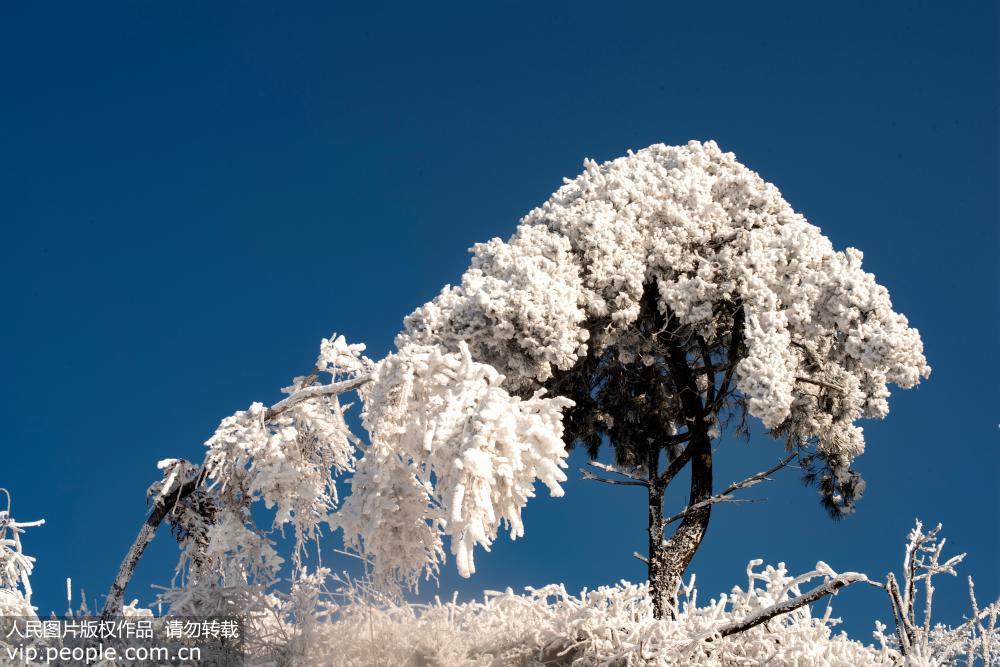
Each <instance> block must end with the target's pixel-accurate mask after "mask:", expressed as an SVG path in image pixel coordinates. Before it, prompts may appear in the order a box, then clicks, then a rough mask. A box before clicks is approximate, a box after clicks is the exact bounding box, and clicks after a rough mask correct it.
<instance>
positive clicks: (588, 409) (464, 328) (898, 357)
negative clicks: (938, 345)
mask: <svg viewBox="0 0 1000 667" xmlns="http://www.w3.org/2000/svg"><path fill="white" fill-rule="evenodd" d="M585 168H586V169H585V171H584V173H583V174H581V175H580V176H579V177H578V178H576V179H575V180H572V181H566V183H565V185H564V186H563V187H562V188H560V189H559V190H558V191H557V192H556V193H555V194H553V196H552V197H551V198H550V199H549V200H548V201H547V202H546V203H545V204H544V205H542V206H541V207H539V208H537V209H535V210H534V211H532V212H531V213H529V214H528V215H527V216H526V217H525V218H524V219H523V220H522V221H521V223H520V225H519V226H518V228H517V230H516V232H515V234H514V235H513V237H512V238H511V239H510V240H509V241H507V242H504V241H501V240H499V239H493V240H491V241H489V242H488V243H485V244H480V245H477V246H475V248H474V249H473V252H474V258H473V260H472V265H471V266H470V268H469V269H468V270H467V271H466V272H465V274H464V275H463V276H462V280H461V282H460V284H458V285H457V286H448V287H446V288H445V289H444V290H443V291H442V292H441V294H440V295H439V296H438V297H437V298H435V299H434V300H433V301H431V302H429V303H427V304H425V305H424V306H422V307H420V308H418V309H417V310H416V311H415V312H414V313H412V314H411V315H410V316H409V317H407V318H406V320H405V324H404V329H403V331H402V332H401V333H400V334H399V336H398V337H397V339H396V348H397V349H396V351H395V352H394V353H392V354H389V355H388V356H387V357H386V358H384V359H382V360H380V361H378V362H373V361H371V360H368V359H367V358H364V357H363V356H361V354H360V348H359V347H358V346H352V345H348V344H347V343H346V341H344V340H343V338H334V337H331V338H330V339H328V340H325V341H324V343H323V346H322V348H321V354H320V359H319V361H318V363H317V366H316V369H315V370H314V371H313V372H312V373H310V374H309V375H308V376H306V377H305V378H298V379H297V380H296V381H295V383H294V384H293V385H292V386H291V387H290V388H288V393H289V396H288V397H287V398H286V399H284V400H283V401H281V402H279V403H277V404H275V405H274V406H272V407H270V408H265V407H264V406H263V405H262V404H254V405H253V406H251V408H250V409H248V410H246V411H243V412H240V413H237V414H236V415H233V416H232V417H229V418H227V419H226V420H224V421H223V422H222V424H221V425H220V427H219V430H218V431H217V433H216V434H215V436H213V437H212V438H211V439H210V440H209V441H208V442H207V443H206V444H207V446H208V452H207V455H206V459H205V461H204V462H203V463H202V464H201V465H198V466H195V465H192V464H187V463H185V462H177V461H165V462H162V466H161V467H163V469H164V475H165V477H164V480H163V481H162V482H159V483H158V485H156V486H155V487H154V488H153V489H151V491H152V492H153V493H152V497H153V499H154V500H153V509H152V511H151V513H150V517H149V519H147V522H146V525H144V527H143V529H142V531H140V535H139V537H138V538H137V540H136V543H135V544H134V545H133V549H132V550H130V552H129V555H128V556H127V557H126V559H125V562H123V564H122V569H121V571H120V573H119V577H118V579H117V580H116V582H115V586H114V588H113V589H112V594H111V595H110V596H109V600H108V605H107V606H106V608H105V609H106V611H109V610H110V611H114V610H115V609H117V608H118V607H119V606H120V603H121V595H122V592H123V589H124V586H125V585H126V584H127V582H128V579H129V577H130V576H131V571H132V568H134V566H135V562H136V561H137V560H138V558H139V556H141V554H142V551H143V549H144V548H145V545H146V544H147V543H148V541H149V540H150V539H152V536H153V534H155V529H156V526H157V525H158V524H159V523H160V522H161V521H163V520H164V519H165V518H169V519H170V521H171V522H172V523H173V524H174V528H175V532H176V533H177V535H178V537H179V538H180V539H181V542H182V546H183V549H184V561H183V562H182V566H181V569H182V570H183V571H184V572H185V573H186V574H187V576H188V577H190V578H193V581H196V582H201V584H200V585H207V586H212V587H218V586H228V585H230V584H231V583H232V582H234V581H239V582H241V585H242V584H245V583H247V582H251V581H267V580H268V579H269V578H271V577H273V575H274V572H275V571H276V568H278V567H279V566H280V562H279V560H278V559H277V556H276V554H274V553H273V550H272V549H271V546H270V544H271V543H270V540H269V538H268V532H269V531H270V530H275V529H280V528H281V527H282V526H285V525H291V526H293V527H294V529H295V534H296V550H295V553H296V554H298V553H300V552H301V549H302V548H303V546H304V544H305V543H306V542H308V541H310V540H313V539H314V538H315V537H316V535H317V534H318V532H317V531H318V529H319V527H320V525H321V524H323V523H326V524H328V525H329V526H331V527H335V528H340V529H342V530H343V535H344V539H345V543H346V544H347V545H348V546H349V547H350V548H352V549H354V550H356V551H358V552H360V553H361V554H363V555H364V557H366V558H370V559H371V562H372V563H373V565H374V575H375V576H376V578H380V579H383V580H388V579H393V580H397V581H404V582H407V583H410V584H415V583H416V582H417V581H418V579H419V578H420V577H421V576H422V575H426V576H432V575H434V574H435V573H436V572H437V571H438V569H439V567H440V564H441V562H442V561H443V560H444V558H445V546H446V545H445V538H446V537H447V538H449V540H448V542H449V545H448V546H449V547H450V551H451V553H452V554H453V556H454V557H455V561H456V564H457V567H458V570H459V572H460V573H461V574H462V575H464V576H469V575H470V574H472V573H473V572H474V571H475V560H474V550H475V548H476V547H477V546H479V547H483V548H484V549H487V550H488V549H489V546H490V544H491V543H492V542H493V540H494V539H495V538H496V536H497V533H498V531H499V529H500V527H501V525H502V524H506V526H507V528H508V529H509V531H510V534H511V536H512V537H518V536H520V535H522V534H523V531H524V526H523V524H522V521H521V512H522V510H523V508H524V506H525V504H526V503H527V501H528V499H529V498H531V497H532V496H533V495H534V485H535V483H536V482H538V481H540V482H542V483H543V484H544V485H545V486H546V487H548V489H549V491H550V493H551V494H552V495H561V494H562V488H561V486H560V484H561V482H563V481H564V480H565V479H566V476H565V473H564V471H563V470H564V468H565V467H566V462H565V459H566V457H567V449H568V448H569V447H573V446H575V445H577V444H580V445H583V446H585V447H587V449H588V451H589V452H590V453H591V455H592V456H594V457H596V456H597V454H598V453H599V450H600V448H601V447H602V446H603V445H607V446H609V447H610V448H612V449H613V451H614V454H615V463H614V465H606V464H602V465H601V467H603V468H604V469H605V470H607V471H608V472H609V473H610V474H611V475H613V476H612V477H600V479H603V480H604V481H607V482H612V483H617V484H627V485H638V486H642V487H645V488H646V489H647V491H648V503H647V508H646V509H647V511H648V516H649V553H648V554H647V556H645V557H644V559H645V560H646V561H647V562H648V566H649V583H650V591H651V593H652V596H653V606H654V610H655V613H656V615H657V616H658V617H662V616H663V615H664V614H666V613H667V611H668V608H669V606H670V600H671V597H672V595H673V593H674V591H675V590H676V588H677V585H678V584H679V582H680V578H681V575H682V574H683V572H684V570H685V568H686V567H687V565H688V563H689V562H690V560H691V558H692V557H693V555H694V553H695V550H696V549H697V548H698V546H699V544H700V543H701V541H702V539H703V538H704V536H705V532H706V530H707V527H708V523H709V518H710V515H711V511H712V506H713V504H715V503H716V502H719V501H721V500H725V499H728V498H729V495H730V494H731V493H732V492H734V491H736V490H738V489H740V488H744V487H746V486H749V485H750V484H753V483H755V482H757V481H759V480H761V479H763V478H764V477H765V474H764V473H761V474H758V475H754V476H752V477H750V478H748V479H747V480H744V481H743V482H740V483H738V484H734V485H732V486H730V487H728V488H726V489H723V490H721V491H719V492H716V490H715V489H714V487H713V476H712V467H713V462H712V451H713V450H712V442H713V440H714V439H717V438H718V437H719V436H720V435H721V434H722V433H723V432H724V430H725V429H726V428H727V427H731V428H735V430H737V431H740V430H742V429H743V428H744V427H745V421H744V420H745V418H747V417H753V418H756V419H758V420H759V421H760V422H761V423H762V424H763V426H764V428H765V429H767V431H768V432H769V433H770V434H771V435H772V436H774V437H775V438H777V439H779V440H781V441H782V442H783V443H784V446H785V448H786V450H787V454H786V455H785V458H783V459H782V461H781V462H780V463H779V464H778V465H777V466H775V467H773V468H771V470H770V471H773V470H775V469H776V468H777V467H780V466H781V465H783V464H785V463H788V462H790V461H791V460H792V459H793V458H796V457H797V458H798V460H799V462H800V463H802V464H803V467H804V468H805V469H806V471H807V475H808V477H809V479H811V480H813V481H815V482H816V483H817V484H818V486H819V489H820V491H821V493H822V498H823V502H824V504H825V505H826V507H827V509H828V510H830V512H831V513H833V514H834V515H836V516H841V515H843V514H845V513H848V512H850V511H851V510H852V509H853V506H854V503H855V502H856V500H857V499H858V498H859V497H860V495H861V493H862V491H863V488H864V484H863V482H862V480H861V478H860V476H859V475H858V473H857V472H856V470H855V469H854V468H853V465H852V464H853V461H854V459H855V458H856V457H857V456H858V455H860V454H861V453H862V451H863V450H864V445H865V443H864V438H863V433H862V430H861V427H860V426H858V425H857V422H858V420H860V419H862V418H881V417H884V416H885V415H886V414H887V413H888V402H887V399H888V396H889V391H888V389H887V384H889V383H893V384H896V385H897V386H900V387H912V386H914V385H915V384H917V383H918V382H919V380H920V379H921V378H924V377H927V376H928V374H929V372H930V369H929V367H928V366H927V363H926V361H925V359H924V356H923V350H922V344H921V341H920V337H919V335H918V333H917V331H916V330H915V329H913V328H910V327H909V325H908V323H907V320H906V318H905V317H904V316H902V315H900V314H898V313H896V312H895V311H894V310H893V309H892V304H891V303H890V300H889V295H888V292H887V291H886V289H885V288H884V287H882V286H881V285H879V284H877V283H876V282H875V279H874V277H873V276H872V275H871V274H869V273H866V272H865V271H864V270H863V269H862V268H861V253H860V252H859V251H857V250H855V249H851V248H849V249H847V250H846V251H844V252H838V251H836V250H834V248H833V246H832V244H831V242H830V241H829V240H828V239H827V238H826V237H825V236H823V235H822V233H821V232H820V230H819V229H818V228H817V227H815V226H813V225H810V224H809V223H808V222H807V221H806V220H805V218H804V217H803V216H802V215H800V214H799V213H796V212H795V211H794V210H793V209H792V208H791V206H790V205H789V204H788V203H787V202H786V201H785V200H784V199H782V197H781V195H780V193H779V192H778V190H777V189H776V188H775V187H774V186H773V185H770V184H768V183H766V182H765V181H763V179H761V178H760V177H759V176H758V175H757V174H755V173H754V172H752V171H751V170H749V169H747V168H746V167H744V166H743V165H741V164H740V163H739V162H737V161H736V159H735V157H734V156H733V155H732V154H730V153H724V152H722V151H721V150H720V149H719V148H718V146H716V145H715V143H713V142H708V143H704V144H702V143H698V142H691V143H689V144H688V145H686V146H681V147H668V146H663V145H657V146H652V147H650V148H647V149H645V150H642V151H639V152H638V153H629V155H628V156H626V157H623V158H620V159H617V160H614V161H611V162H608V163H606V164H603V165H598V164H597V163H595V162H592V161H589V160H588V161H586V162H585ZM324 375H329V376H330V382H329V383H328V384H322V383H320V382H319V380H320V378H321V377H322V376H324ZM349 390H356V391H357V392H358V394H359V396H360V398H361V400H362V403H363V412H362V418H363V424H364V428H365V430H366V431H367V436H366V437H358V436H356V435H354V434H351V433H349V432H348V430H347V426H346V422H345V420H344V417H343V409H344V408H343V407H342V406H341V405H340V403H339V402H338V399H337V396H338V395H339V394H341V393H343V392H345V391H349ZM765 458H767V457H765ZM685 467H690V469H691V475H690V497H689V502H688V505H687V507H685V508H683V509H681V511H680V512H677V513H676V514H674V515H672V516H671V517H664V508H663V497H664V492H665V489H666V487H667V486H668V485H669V484H670V483H671V481H672V480H674V479H675V477H676V476H677V474H678V473H679V472H680V471H681V470H682V469H684V468H685ZM770 471H768V472H770ZM341 473H351V477H350V480H349V482H348V484H349V486H350V489H351V493H350V494H349V495H348V496H347V498H346V500H345V501H344V502H343V503H342V504H340V503H339V497H338V494H337V489H336V486H335V483H334V480H333V478H332V477H331V475H336V474H341ZM590 476H592V477H595V478H596V477H598V476H597V475H595V474H593V473H590ZM255 501H262V502H263V503H265V504H266V505H267V506H269V507H274V508H276V515H275V517H274V523H273V525H272V526H271V527H270V528H260V527H258V526H256V525H255V524H254V522H253V516H252V514H251V513H250V512H249V507H250V505H251V504H252V503H253V502H255ZM673 523H677V527H676V529H675V530H674V532H673V533H672V534H671V535H670V536H669V538H667V536H666V535H665V531H666V529H667V527H668V526H669V525H672V524H673ZM293 560H294V561H295V562H294V565H295V567H296V568H298V567H299V566H300V562H299V561H298V559H297V558H295V559H293ZM189 588H190V587H189ZM214 599H218V598H217V596H216V597H215V598H214Z"/></svg>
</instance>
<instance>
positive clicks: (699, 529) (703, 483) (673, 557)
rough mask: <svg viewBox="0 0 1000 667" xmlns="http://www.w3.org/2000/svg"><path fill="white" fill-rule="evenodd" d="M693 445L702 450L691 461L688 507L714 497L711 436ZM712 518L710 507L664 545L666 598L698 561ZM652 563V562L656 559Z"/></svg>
mask: <svg viewBox="0 0 1000 667" xmlns="http://www.w3.org/2000/svg"><path fill="white" fill-rule="evenodd" d="M691 445H696V446H697V447H698V449H697V450H696V451H695V452H694V455H693V456H692V457H691V464H690V465H691V496H690V499H689V501H688V507H691V506H692V505H694V504H695V503H697V502H699V501H702V500H705V499H706V498H708V497H709V496H711V495H712V441H711V439H709V438H708V436H707V435H701V436H700V437H698V438H697V440H694V441H692V442H691ZM711 515H712V505H710V504H709V505H705V506H704V507H702V508H700V509H697V510H695V511H693V512H690V513H689V514H687V515H685V516H684V518H683V519H682V520H681V524H680V525H679V526H678V527H677V530H676V531H674V534H673V535H671V536H670V539H669V540H667V541H666V543H665V544H664V546H663V565H662V568H663V573H662V583H661V584H660V585H661V586H662V589H663V590H664V591H665V592H666V595H668V596H670V597H673V595H674V594H675V593H676V591H677V587H678V586H679V585H680V582H681V577H683V576H684V571H685V570H686V569H687V567H688V565H689V564H690V563H691V559H692V558H694V554H695V552H696V551H697V550H698V547H699V545H701V541H702V540H703V539H704V538H705V533H706V532H707V531H708V520H709V518H710V517H711ZM662 534H663V529H662V519H661V529H660V535H661V536H662ZM661 539H662V537H661ZM650 560H651V561H652V559H650ZM668 599H669V598H668ZM654 610H655V607H654ZM657 618H659V617H657Z"/></svg>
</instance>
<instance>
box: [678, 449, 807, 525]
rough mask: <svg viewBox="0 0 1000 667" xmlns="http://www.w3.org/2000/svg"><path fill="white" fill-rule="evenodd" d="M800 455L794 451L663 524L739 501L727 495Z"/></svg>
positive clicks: (690, 506) (755, 482)
mask: <svg viewBox="0 0 1000 667" xmlns="http://www.w3.org/2000/svg"><path fill="white" fill-rule="evenodd" d="M798 455H799V453H798V452H792V453H791V454H789V455H788V456H787V457H785V458H784V459H782V460H781V461H779V462H778V463H776V464H775V465H773V466H771V467H770V468H768V469H767V470H765V471H764V472H759V473H757V474H756V475H753V476H752V477H747V478H746V479H745V480H743V481H742V482H736V483H734V484H730V485H729V487H728V488H726V489H725V490H724V491H722V492H721V493H717V494H715V495H714V496H710V497H708V498H705V499H704V500H701V501H699V502H696V503H694V504H693V505H689V506H687V507H685V508H684V509H683V510H681V511H680V512H678V513H677V514H674V515H673V516H670V517H668V518H667V519H666V520H665V521H664V522H663V525H664V526H668V525H670V524H671V523H673V522H675V521H678V520H679V519H683V518H684V517H685V516H687V515H688V514H690V513H691V512H694V511H696V510H699V509H701V508H702V507H706V506H708V505H713V504H715V503H721V502H737V501H734V500H732V499H729V498H726V496H728V495H729V494H731V493H733V492H734V491H738V490H740V489H745V488H747V487H749V486H753V485H754V484H758V483H759V482H762V481H763V480H765V479H767V477H768V475H770V474H771V473H773V472H775V471H776V470H779V469H781V468H784V467H785V466H786V465H788V464H789V463H790V462H791V461H792V459H794V458H795V457H797V456H798ZM741 502H750V501H741Z"/></svg>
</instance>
